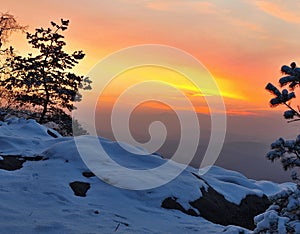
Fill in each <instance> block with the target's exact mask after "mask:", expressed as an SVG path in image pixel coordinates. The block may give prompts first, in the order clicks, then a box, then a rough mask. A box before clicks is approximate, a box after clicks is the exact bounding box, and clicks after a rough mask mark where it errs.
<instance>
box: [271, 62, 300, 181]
mask: <svg viewBox="0 0 300 234" xmlns="http://www.w3.org/2000/svg"><path fill="white" fill-rule="evenodd" d="M281 72H282V73H283V74H285V75H286V76H284V77H281V78H280V79H279V84H280V86H281V87H283V86H286V85H288V86H289V89H290V91H289V90H287V89H283V90H282V91H279V89H278V88H276V87H275V86H274V85H273V84H271V83H268V84H267V86H266V89H267V90H268V91H269V92H271V93H272V94H273V95H274V96H275V97H274V98H272V99H271V100H270V104H271V106H272V107H276V106H278V105H285V106H286V107H287V108H288V110H287V111H285V112H284V114H283V116H284V118H285V119H288V122H294V121H299V120H300V112H299V107H297V108H293V107H292V106H291V100H292V99H293V98H295V97H296V95H295V93H294V92H293V91H294V89H295V88H296V87H299V84H300V68H298V67H297V66H296V63H295V62H293V63H291V64H290V66H287V65H284V66H282V67H281ZM271 148H272V150H271V151H270V152H269V153H268V154H267V158H268V159H270V160H272V161H274V160H276V159H280V160H281V163H282V166H283V168H284V169H285V170H287V169H290V168H294V167H300V135H299V136H298V137H296V139H295V140H285V139H283V138H279V139H278V140H276V141H275V142H273V143H272V144H271ZM292 179H294V180H296V181H297V180H299V179H298V178H297V173H296V172H293V173H292Z"/></svg>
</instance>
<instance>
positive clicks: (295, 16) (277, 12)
mask: <svg viewBox="0 0 300 234" xmlns="http://www.w3.org/2000/svg"><path fill="white" fill-rule="evenodd" d="M287 3H291V4H288V6H287ZM254 4H255V5H256V6H258V8H259V9H260V10H262V11H264V12H266V13H267V14H269V15H272V16H274V17H276V18H279V19H281V20H283V21H286V22H289V23H300V16H299V10H300V9H299V6H298V5H297V3H296V2H294V1H284V2H282V1H272V2H270V1H255V2H254ZM287 8H288V9H287Z"/></svg>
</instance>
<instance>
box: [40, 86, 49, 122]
mask: <svg viewBox="0 0 300 234" xmlns="http://www.w3.org/2000/svg"><path fill="white" fill-rule="evenodd" d="M44 85H45V84H44ZM45 92H46V100H45V101H44V105H43V111H42V113H41V117H40V120H39V123H40V124H42V123H43V122H44V118H45V115H46V113H47V111H48V104H49V100H50V97H49V92H48V89H47V86H46V85H45Z"/></svg>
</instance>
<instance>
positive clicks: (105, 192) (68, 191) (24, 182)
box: [0, 118, 293, 233]
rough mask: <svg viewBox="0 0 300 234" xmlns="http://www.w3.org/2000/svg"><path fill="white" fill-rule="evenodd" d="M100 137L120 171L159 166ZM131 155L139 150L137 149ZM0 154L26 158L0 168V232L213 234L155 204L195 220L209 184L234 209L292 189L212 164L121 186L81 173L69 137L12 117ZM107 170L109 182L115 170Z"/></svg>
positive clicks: (3, 125) (209, 227) (4, 125)
mask: <svg viewBox="0 0 300 234" xmlns="http://www.w3.org/2000/svg"><path fill="white" fill-rule="evenodd" d="M81 138H83V139H84V142H85V144H86V145H85V147H86V148H87V149H88V148H89V147H92V144H89V142H92V141H93V139H94V137H92V136H81ZM99 140H100V141H101V142H102V143H103V144H104V145H105V146H106V149H109V151H110V155H111V156H112V158H113V159H114V160H116V161H118V162H119V163H121V164H123V165H125V166H127V167H131V168H137V169H143V168H149V167H154V166H156V165H160V164H163V163H165V162H166V160H165V159H162V158H161V157H159V156H157V155H135V154H132V153H128V152H125V150H124V149H123V148H122V147H120V145H119V144H118V143H116V142H111V141H109V140H107V139H103V138H99ZM132 149H134V147H133V148H132ZM135 150H136V153H138V152H140V150H141V149H135ZM0 155H1V156H2V158H0V160H2V164H4V163H3V162H4V160H6V157H5V156H7V155H13V156H14V157H17V158H18V160H23V161H26V157H29V159H30V160H28V161H26V162H25V163H24V164H23V168H21V169H19V170H15V171H8V170H4V169H0V179H1V184H0V201H1V203H0V217H1V218H0V225H1V229H0V233H220V232H223V231H224V229H225V227H224V226H221V225H218V224H214V223H211V222H209V221H207V220H205V219H204V218H202V217H198V216H190V215H187V214H184V213H182V212H180V211H178V210H172V209H164V208H162V207H161V205H162V202H163V201H164V200H165V199H166V198H174V199H175V198H176V201H177V202H178V203H179V204H180V205H181V206H182V207H183V208H184V209H185V210H192V211H193V212H194V213H195V214H196V215H199V211H198V210H197V209H195V207H193V206H192V205H191V203H190V202H192V201H195V200H197V199H199V198H201V196H202V195H203V194H202V192H203V191H205V190H207V189H208V187H211V188H213V189H214V190H215V191H217V192H218V193H220V194H221V195H223V196H224V197H225V199H226V200H227V201H229V202H231V203H233V204H236V205H239V204H240V203H241V201H242V199H244V198H245V197H246V196H247V195H249V194H253V195H257V196H259V197H262V196H263V194H266V195H273V194H275V193H277V192H279V191H281V190H282V189H284V188H285V187H289V186H293V185H292V184H282V185H278V184H275V183H272V182H267V181H254V180H249V179H247V178H246V177H244V176H243V175H241V174H240V173H237V172H233V171H228V170H225V169H222V168H219V167H212V168H211V169H210V170H209V171H208V173H206V174H205V175H203V176H201V177H198V176H197V175H198V174H199V173H198V170H197V169H195V168H192V167H187V168H186V169H185V170H184V171H183V172H182V173H181V174H180V176H178V177H177V178H176V179H174V180H173V181H171V182H169V183H167V184H165V185H164V186H161V187H158V188H154V189H148V190H140V191H134V190H126V189H121V188H117V187H115V186H112V185H110V184H109V183H105V182H103V181H102V180H100V179H99V178H97V177H96V176H91V174H90V175H89V176H91V177H86V176H84V175H83V173H84V172H89V169H88V168H87V166H86V165H85V164H84V162H83V161H82V159H81V157H80V155H79V153H78V151H77V148H76V145H75V142H74V139H73V138H71V137H61V136H60V135H59V134H58V133H57V132H55V131H54V130H51V129H48V128H46V127H44V126H41V125H39V124H38V123H36V122H35V121H33V120H24V119H18V118H12V119H9V120H7V121H6V122H0ZM20 156H22V157H20ZM35 156H42V157H43V159H42V160H40V159H41V158H38V159H37V160H36V161H35V160H33V158H32V157H35ZM7 159H8V158H7ZM0 164H1V161H0ZM177 166H178V167H180V166H181V165H179V164H177V163H172V167H177ZM107 173H108V176H107V180H108V181H106V182H109V179H110V177H113V176H114V173H117V172H114V171H107ZM72 182H85V183H87V184H89V185H90V188H89V189H88V191H87V193H86V196H85V197H81V196H75V195H74V192H73V190H72V188H71V187H70V183H72ZM203 189H204V190H203ZM200 215H201V214H200ZM238 229H239V228H238V227H227V228H226V230H227V233H238Z"/></svg>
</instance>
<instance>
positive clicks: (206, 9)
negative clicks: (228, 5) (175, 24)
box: [146, 0, 218, 14]
mask: <svg viewBox="0 0 300 234" xmlns="http://www.w3.org/2000/svg"><path fill="white" fill-rule="evenodd" d="M146 7H148V8H149V9H152V10H157V11H169V12H174V11H185V10H188V11H189V12H198V13H203V14H217V13H218V11H217V8H216V6H215V5H214V4H213V3H211V2H209V1H202V2H198V1H178V0H177V1H161V0H159V1H158V0H155V1H149V2H148V3H147V5H146Z"/></svg>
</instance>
